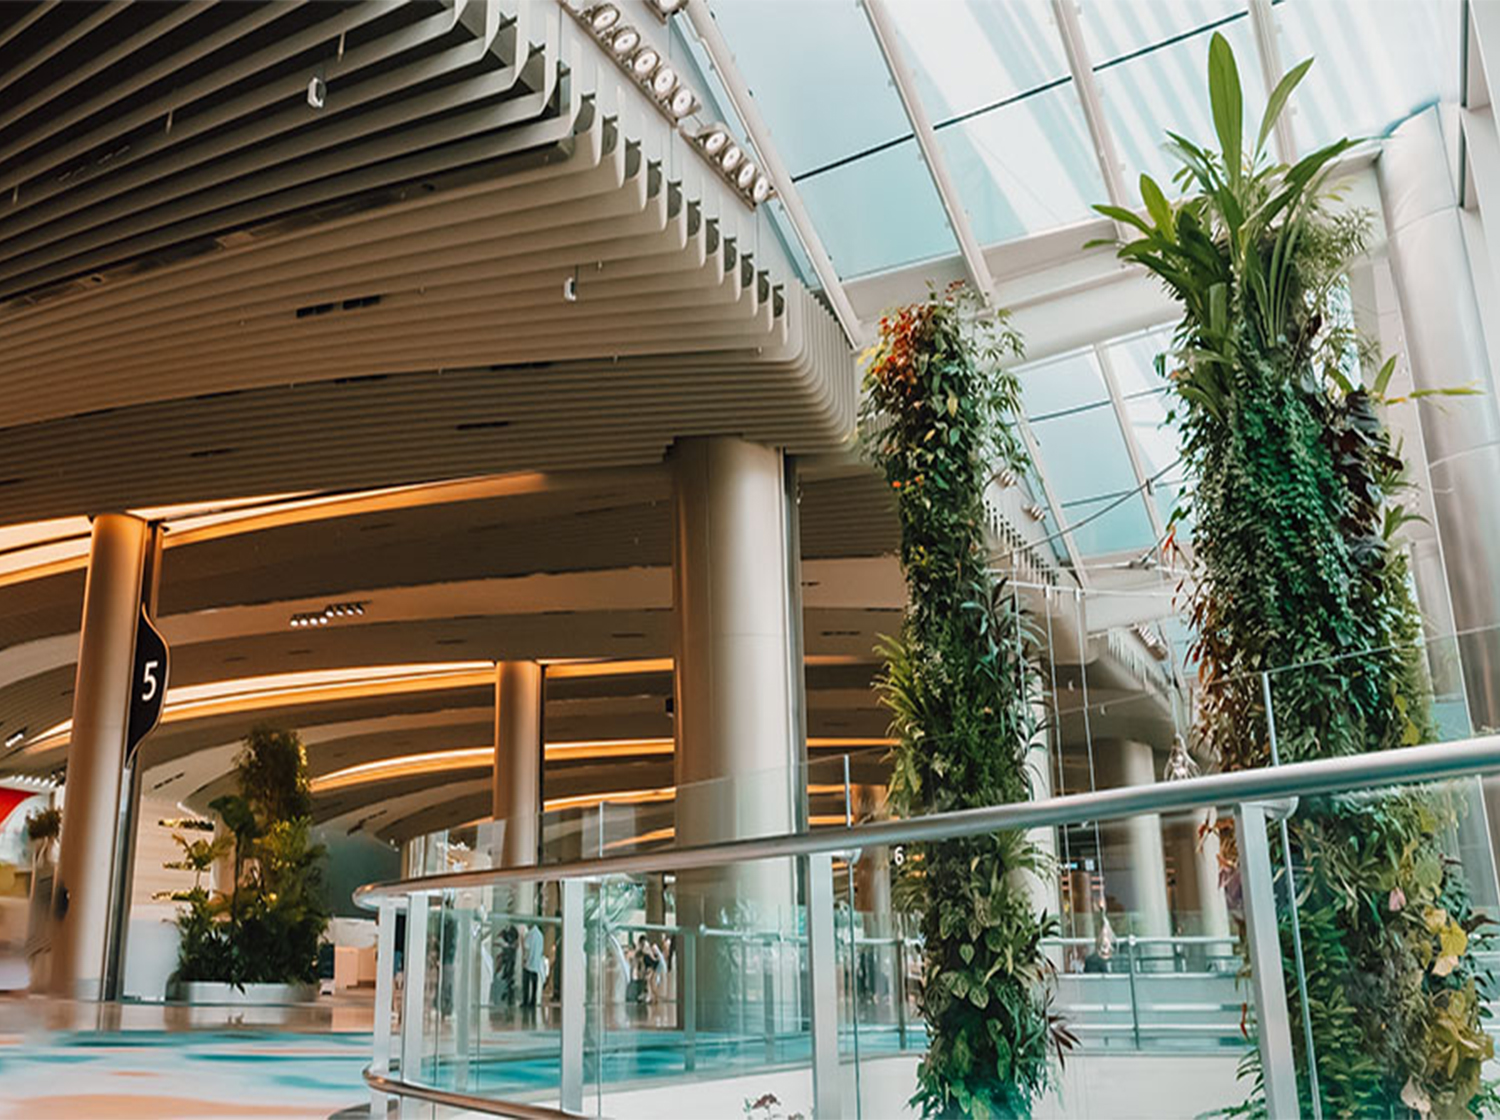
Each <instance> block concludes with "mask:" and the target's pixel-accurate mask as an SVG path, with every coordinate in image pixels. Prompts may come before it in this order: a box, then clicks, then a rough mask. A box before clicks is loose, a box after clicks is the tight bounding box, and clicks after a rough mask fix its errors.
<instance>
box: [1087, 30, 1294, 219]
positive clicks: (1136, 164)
mask: <svg viewBox="0 0 1500 1120" xmlns="http://www.w3.org/2000/svg"><path fill="white" fill-rule="evenodd" d="M1115 7H1117V5H1111V4H1103V5H1101V4H1086V5H1084V9H1083V13H1084V20H1083V22H1084V25H1085V27H1087V26H1088V25H1089V23H1090V21H1091V20H1094V21H1097V20H1099V19H1100V18H1101V12H1105V11H1110V10H1113V9H1114V8H1115ZM1118 7H1126V6H1125V5H1118ZM1136 8H1137V5H1129V6H1128V10H1130V11H1135V10H1136ZM1215 31H1218V32H1219V33H1221V34H1222V35H1223V36H1224V38H1225V39H1227V40H1229V45H1230V46H1231V47H1233V48H1234V55H1235V60H1236V61H1237V62H1238V64H1239V72H1240V85H1241V87H1242V88H1243V90H1244V104H1245V119H1246V121H1247V122H1251V121H1253V122H1257V123H1258V122H1259V120H1260V114H1261V111H1262V110H1263V109H1264V107H1265V104H1266V91H1265V83H1264V82H1263V81H1261V76H1260V63H1259V61H1258V60H1257V55H1256V53H1255V36H1254V33H1253V32H1252V31H1251V28H1250V19H1249V15H1248V13H1247V11H1246V10H1245V9H1243V8H1241V9H1240V16H1239V17H1238V18H1235V19H1232V20H1229V21H1227V22H1223V23H1220V24H1218V25H1217V26H1215V27H1210V28H1207V29H1204V30H1200V31H1198V32H1197V33H1195V34H1190V35H1187V36H1185V37H1181V38H1177V39H1174V40H1172V41H1170V42H1167V43H1165V44H1163V45H1162V46H1160V47H1157V48H1155V49H1153V50H1151V51H1148V52H1147V53H1144V54H1136V55H1129V56H1126V57H1125V58H1124V59H1123V60H1122V61H1120V62H1118V63H1108V62H1106V63H1103V64H1102V65H1101V64H1098V63H1096V64H1095V67H1094V70H1095V81H1096V83H1097V84H1098V87H1099V97H1100V99H1101V100H1102V101H1103V102H1104V115H1105V117H1106V118H1107V119H1108V121H1109V127H1110V129H1111V130H1112V131H1113V133H1114V136H1115V142H1116V146H1117V149H1118V151H1119V155H1120V158H1121V159H1122V160H1123V161H1124V163H1125V166H1126V168H1127V169H1128V172H1127V175H1126V187H1127V189H1128V190H1129V191H1130V197H1131V200H1132V205H1134V204H1138V203H1139V201H1140V186H1139V176H1140V173H1141V172H1142V171H1144V172H1147V173H1148V174H1150V176H1151V177H1152V178H1153V179H1155V180H1156V181H1157V183H1159V184H1160V185H1161V188H1162V190H1163V191H1165V192H1166V193H1167V196H1168V197H1175V196H1176V195H1177V194H1180V193H1181V192H1180V191H1177V190H1176V189H1175V188H1174V187H1173V186H1172V184H1171V179H1172V176H1173V175H1174V174H1176V172H1177V168H1178V167H1179V166H1180V165H1179V164H1178V163H1177V161H1176V160H1175V159H1173V158H1172V157H1171V156H1169V155H1168V154H1167V153H1166V152H1165V151H1164V150H1163V149H1162V143H1163V142H1164V141H1165V140H1166V138H1167V135H1166V133H1167V129H1171V130H1172V131H1173V132H1177V133H1180V134H1181V135H1183V136H1186V137H1187V138H1188V139H1189V140H1192V141H1194V142H1195V143H1203V144H1210V145H1212V146H1213V147H1215V148H1217V147H1218V141H1217V140H1216V139H1214V127H1213V115H1212V111H1211V110H1210V108H1209V104H1208V44H1209V40H1210V39H1211V38H1212V37H1213V33H1214V32H1215ZM1245 127H1246V131H1250V130H1251V128H1252V127H1253V125H1252V124H1249V123H1247V124H1246V126H1245Z"/></svg>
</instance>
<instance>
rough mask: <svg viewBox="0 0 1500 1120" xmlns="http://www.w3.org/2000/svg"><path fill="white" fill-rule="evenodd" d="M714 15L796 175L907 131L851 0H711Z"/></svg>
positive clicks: (877, 54)
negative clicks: (798, 0)
mask: <svg viewBox="0 0 1500 1120" xmlns="http://www.w3.org/2000/svg"><path fill="white" fill-rule="evenodd" d="M713 14H714V19H715V21H716V22H717V23H718V25H719V29H720V30H721V31H722V32H723V33H724V37H725V39H727V40H728V41H729V45H730V47H731V48H732V49H733V51H734V57H735V61H736V62H737V63H738V64H739V69H740V76H741V77H743V78H744V79H745V83H746V84H747V85H748V86H749V87H750V91H751V93H752V95H753V96H754V97H755V102H756V104H757V105H758V106H759V108H760V111H761V115H762V116H763V117H764V118H765V120H766V125H767V126H768V127H769V128H770V130H771V137H772V141H773V142H774V143H775V145H776V150H777V151H778V152H780V153H781V158H782V159H783V160H784V161H785V162H786V166H787V170H788V171H790V172H791V174H792V177H793V178H794V179H795V178H800V177H801V176H802V175H805V174H807V173H808V172H809V171H812V170H814V169H816V168H818V167H823V166H825V165H827V164H829V163H833V162H835V161H837V160H841V159H847V158H849V157H850V156H855V155H858V154H859V153H861V152H864V151H867V150H869V149H870V148H873V147H875V146H877V145H879V144H887V143H891V142H893V141H896V140H899V139H901V137H903V136H910V135H911V127H910V125H909V124H908V123H907V120H906V112H905V110H904V109H902V108H901V99H900V98H899V97H897V96H896V91H895V89H894V87H893V86H892V85H891V80H890V77H889V76H888V74H887V73H886V69H885V61H884V59H882V58H881V55H880V48H879V47H878V46H877V45H876V43H875V37H874V33H873V32H871V30H870V24H869V21H868V20H866V19H865V14H864V12H863V11H861V10H860V8H859V7H858V6H857V5H856V4H855V2H854V0H816V2H814V3H799V2H797V0H714V3H713Z"/></svg>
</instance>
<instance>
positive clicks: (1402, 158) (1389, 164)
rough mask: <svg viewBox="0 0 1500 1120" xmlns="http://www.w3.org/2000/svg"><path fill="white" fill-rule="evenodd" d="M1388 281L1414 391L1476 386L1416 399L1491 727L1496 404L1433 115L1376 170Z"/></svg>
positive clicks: (1497, 696) (1496, 691)
mask: <svg viewBox="0 0 1500 1120" xmlns="http://www.w3.org/2000/svg"><path fill="white" fill-rule="evenodd" d="M1376 171H1377V177H1378V180H1379V184H1380V199H1381V204H1382V206H1383V207H1384V209H1385V219H1386V228H1387V232H1388V241H1387V244H1388V247H1389V255H1390V263H1391V276H1392V278H1393V279H1394V281H1395V285H1396V292H1397V295H1398V297H1399V299H1400V303H1401V321H1402V326H1403V328H1404V334H1405V341H1406V353H1407V358H1408V360H1409V361H1410V363H1411V371H1412V381H1413V383H1414V384H1415V386H1416V388H1418V389H1429V390H1430V389H1441V388H1454V387H1459V386H1462V385H1466V384H1471V383H1477V384H1478V386H1479V387H1480V388H1481V389H1482V390H1483V392H1482V393H1481V394H1480V395H1479V396H1476V397H1469V398H1465V399H1463V400H1462V401H1448V400H1443V399H1442V398H1441V397H1437V398H1431V397H1429V398H1427V399H1425V400H1422V401H1420V402H1419V403H1418V416H1419V417H1420V420H1421V425H1422V438H1423V443H1424V444H1425V445H1426V451H1427V460H1428V468H1429V472H1430V474H1431V476H1432V494H1433V505H1434V507H1435V509H1436V513H1437V523H1438V524H1437V529H1438V533H1439V537H1440V539H1441V542H1442V550H1443V563H1444V567H1445V569H1446V570H1447V574H1448V585H1449V588H1450V590H1451V594H1452V600H1453V621H1454V625H1455V626H1456V627H1457V629H1458V630H1459V631H1460V632H1464V631H1471V632H1472V633H1470V634H1469V635H1468V636H1467V637H1466V638H1464V639H1463V640H1461V641H1460V643H1459V649H1460V653H1461V656H1462V658H1463V668H1464V680H1465V685H1466V691H1467V693H1468V698H1469V708H1470V716H1471V719H1472V720H1473V722H1474V725H1475V726H1476V727H1486V726H1489V727H1493V726H1495V725H1497V724H1500V631H1497V630H1495V629H1489V630H1485V629H1484V628H1486V627H1488V628H1494V627H1496V626H1497V625H1500V565H1497V564H1496V563H1495V557H1496V556H1497V555H1500V490H1497V489H1496V487H1495V479H1496V478H1500V407H1497V403H1496V400H1495V392H1494V390H1495V384H1494V379H1493V376H1492V373H1491V361H1490V351H1489V350H1488V349H1487V348H1486V344H1485V336H1484V329H1483V323H1482V320H1481V317H1480V311H1479V302H1478V299H1477V297H1476V295H1475V291H1474V285H1473V281H1472V278H1471V274H1470V271H1469V257H1468V251H1467V248H1466V245H1465V240H1464V233H1463V227H1462V224H1461V221H1460V215H1459V210H1458V205H1457V196H1456V194H1455V192H1454V189H1453V183H1452V180H1451V178H1450V177H1449V173H1448V155H1447V147H1446V145H1445V144H1444V142H1443V135H1442V128H1441V126H1440V124H1439V120H1438V113H1437V110H1436V109H1429V110H1427V111H1426V112H1424V113H1419V114H1418V115H1417V116H1415V117H1412V118H1411V119H1410V120H1407V121H1406V122H1405V123H1403V124H1402V125H1401V127H1399V128H1398V129H1396V132H1395V134H1394V135H1393V136H1392V137H1391V138H1390V139H1389V140H1388V141H1387V142H1386V144H1385V146H1384V149H1383V151H1382V152H1381V156H1380V159H1379V161H1378V162H1377V164H1376Z"/></svg>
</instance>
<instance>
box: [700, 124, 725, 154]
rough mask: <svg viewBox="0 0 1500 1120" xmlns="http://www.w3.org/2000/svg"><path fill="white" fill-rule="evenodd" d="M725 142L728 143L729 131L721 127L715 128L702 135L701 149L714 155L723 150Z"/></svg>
mask: <svg viewBox="0 0 1500 1120" xmlns="http://www.w3.org/2000/svg"><path fill="white" fill-rule="evenodd" d="M727 143H729V133H727V132H725V131H724V130H723V129H722V128H716V129H714V130H713V131H711V132H709V133H708V134H707V136H705V137H704V139H703V150H704V151H705V152H707V153H708V154H709V155H711V156H716V155H718V154H719V153H720V152H722V151H723V150H724V145H725V144H727Z"/></svg>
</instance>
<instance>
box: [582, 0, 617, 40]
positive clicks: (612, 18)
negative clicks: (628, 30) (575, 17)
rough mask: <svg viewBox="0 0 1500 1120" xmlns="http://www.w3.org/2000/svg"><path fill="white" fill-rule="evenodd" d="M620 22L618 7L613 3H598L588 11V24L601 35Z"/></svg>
mask: <svg viewBox="0 0 1500 1120" xmlns="http://www.w3.org/2000/svg"><path fill="white" fill-rule="evenodd" d="M619 22H620V9H619V8H617V7H615V6H614V5H613V4H600V5H599V6H598V7H597V8H594V9H593V10H592V11H591V12H590V13H589V25H590V26H591V27H592V28H593V29H594V30H595V31H596V32H597V33H599V34H600V35H603V34H604V33H605V32H606V31H608V30H609V29H610V28H611V27H613V26H614V25H615V24H617V23H619Z"/></svg>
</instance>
